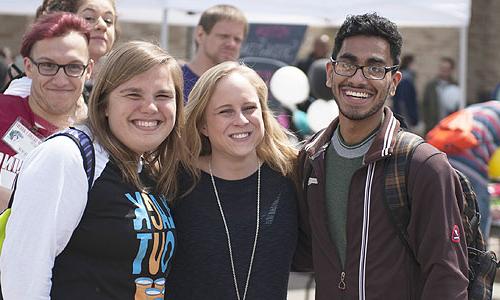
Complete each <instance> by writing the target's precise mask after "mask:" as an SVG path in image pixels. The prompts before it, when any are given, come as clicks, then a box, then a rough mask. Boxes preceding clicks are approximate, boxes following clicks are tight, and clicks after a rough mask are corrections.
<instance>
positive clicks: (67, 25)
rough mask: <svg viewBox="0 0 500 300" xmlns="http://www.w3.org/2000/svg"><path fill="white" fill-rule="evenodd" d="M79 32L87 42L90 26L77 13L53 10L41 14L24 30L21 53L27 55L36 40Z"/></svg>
mask: <svg viewBox="0 0 500 300" xmlns="http://www.w3.org/2000/svg"><path fill="white" fill-rule="evenodd" d="M73 31H75V32H77V33H80V34H81V35H82V36H83V37H84V38H85V40H87V43H88V42H89V40H90V28H89V26H88V24H87V22H86V21H85V20H84V19H82V18H80V17H78V16H77V15H74V14H71V13H65V12H54V13H50V14H47V15H44V16H41V17H40V18H38V19H37V20H36V22H35V23H33V24H32V25H31V27H30V28H29V29H28V30H27V31H26V33H25V34H24V36H23V42H22V44H21V55H22V56H23V57H28V56H30V54H31V49H32V48H33V45H35V43H36V42H38V41H40V40H44V39H50V38H55V37H60V36H63V35H66V34H67V33H70V32H73Z"/></svg>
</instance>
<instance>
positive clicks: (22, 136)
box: [2, 118, 42, 159]
mask: <svg viewBox="0 0 500 300" xmlns="http://www.w3.org/2000/svg"><path fill="white" fill-rule="evenodd" d="M2 140H3V141H4V142H5V143H6V144H7V145H9V146H10V147H11V148H12V149H13V150H14V151H16V152H17V155H16V157H18V158H20V159H23V158H25V157H26V155H28V153H30V152H31V150H33V149H35V148H36V146H38V145H40V143H41V142H42V139H41V138H39V137H38V136H36V135H35V134H34V133H33V132H31V130H29V129H28V128H27V127H26V126H25V125H24V124H23V123H22V121H21V119H19V118H18V119H17V120H16V121H15V122H14V123H12V125H11V126H10V128H9V130H7V132H6V133H5V134H4V136H3V137H2Z"/></svg>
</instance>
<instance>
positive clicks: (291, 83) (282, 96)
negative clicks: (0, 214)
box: [269, 66, 309, 110]
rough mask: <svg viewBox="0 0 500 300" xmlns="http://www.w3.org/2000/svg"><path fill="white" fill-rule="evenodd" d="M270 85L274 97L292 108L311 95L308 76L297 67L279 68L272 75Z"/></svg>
mask: <svg viewBox="0 0 500 300" xmlns="http://www.w3.org/2000/svg"><path fill="white" fill-rule="evenodd" d="M269 87H270V90H271V93H272V94H273V96H274V98H276V100H278V101H279V102H281V104H283V105H284V106H286V107H288V108H290V109H292V110H293V109H295V105H296V104H298V103H300V102H302V101H304V100H306V99H307V97H308V96H309V81H308V79H307V76H306V74H304V72H302V70H300V69H299V68H297V67H292V66H286V67H282V68H280V69H278V70H277V71H276V72H274V74H273V76H272V77H271V80H270V82H269Z"/></svg>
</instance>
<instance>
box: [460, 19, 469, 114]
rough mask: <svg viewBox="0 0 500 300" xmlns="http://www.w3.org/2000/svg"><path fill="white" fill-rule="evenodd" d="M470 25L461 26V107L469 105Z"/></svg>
mask: <svg viewBox="0 0 500 300" xmlns="http://www.w3.org/2000/svg"><path fill="white" fill-rule="evenodd" d="M468 33H469V26H468V25H465V26H461V27H460V45H459V47H458V49H459V62H460V63H459V75H458V76H459V77H458V82H459V85H460V90H461V92H462V103H461V104H460V107H461V108H463V107H465V106H467V44H468Z"/></svg>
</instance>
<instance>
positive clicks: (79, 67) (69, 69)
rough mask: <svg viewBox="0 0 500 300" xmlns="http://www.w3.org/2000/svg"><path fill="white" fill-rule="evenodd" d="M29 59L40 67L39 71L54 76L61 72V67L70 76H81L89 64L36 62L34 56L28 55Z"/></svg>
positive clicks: (44, 74)
mask: <svg viewBox="0 0 500 300" xmlns="http://www.w3.org/2000/svg"><path fill="white" fill-rule="evenodd" d="M28 58H29V60H31V62H32V63H33V64H34V65H35V66H36V67H37V68H38V73H40V74H41V75H43V76H54V75H56V74H57V72H59V69H60V68H63V70H64V74H66V76H68V77H74V78H80V77H82V75H83V73H85V70H86V69H87V66H88V64H86V65H84V64H78V63H72V64H66V65H59V64H55V63H51V62H36V61H35V60H34V59H33V58H31V57H28Z"/></svg>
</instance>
